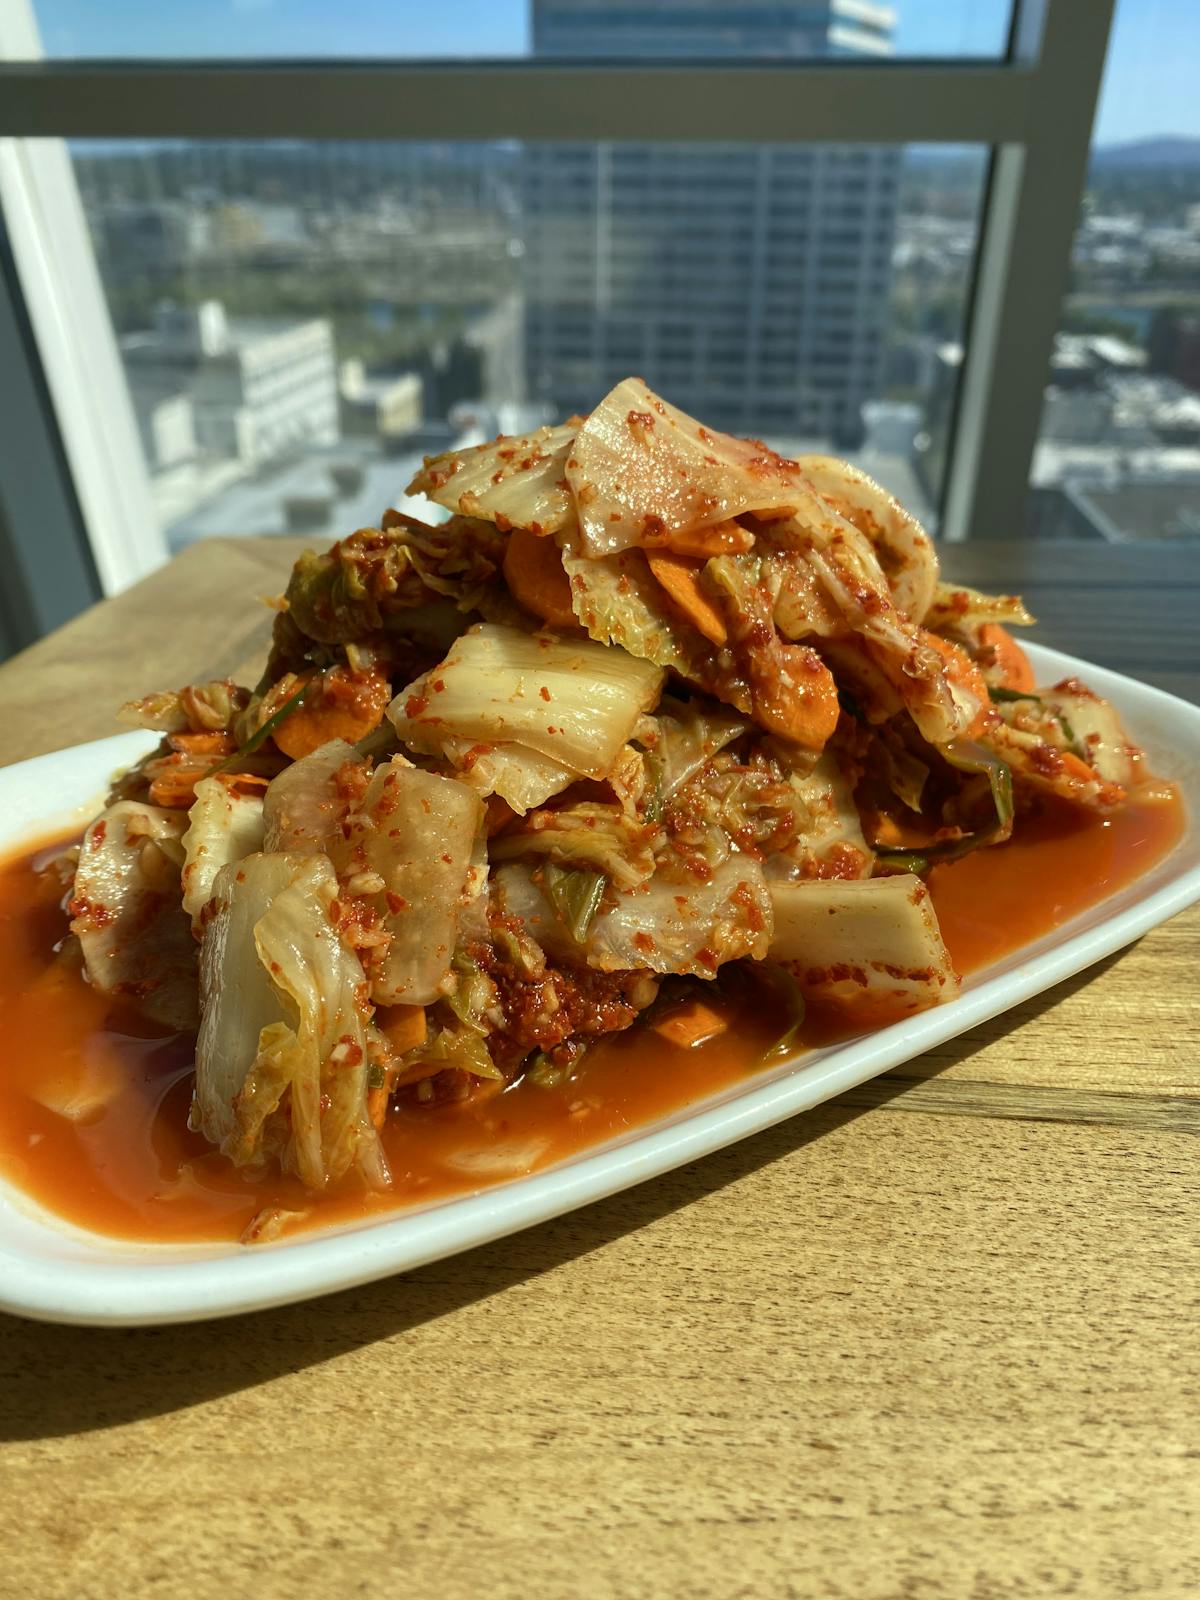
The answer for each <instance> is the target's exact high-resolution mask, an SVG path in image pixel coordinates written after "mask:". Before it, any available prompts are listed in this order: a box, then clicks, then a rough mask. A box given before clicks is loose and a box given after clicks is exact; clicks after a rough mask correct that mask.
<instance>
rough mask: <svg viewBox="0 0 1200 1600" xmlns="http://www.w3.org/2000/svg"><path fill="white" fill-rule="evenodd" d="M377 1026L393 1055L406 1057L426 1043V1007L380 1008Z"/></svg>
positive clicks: (376, 1014) (376, 1016)
mask: <svg viewBox="0 0 1200 1600" xmlns="http://www.w3.org/2000/svg"><path fill="white" fill-rule="evenodd" d="M375 1026H376V1027H377V1028H378V1029H379V1030H380V1032H381V1033H382V1034H383V1036H384V1038H385V1039H386V1040H387V1042H388V1047H389V1048H390V1050H391V1052H392V1054H393V1055H396V1056H404V1055H407V1054H408V1052H409V1051H410V1050H415V1049H416V1048H417V1046H418V1045H422V1044H424V1043H425V1034H426V1027H425V1007H424V1006H380V1007H379V1009H378V1010H377V1011H376V1013H375Z"/></svg>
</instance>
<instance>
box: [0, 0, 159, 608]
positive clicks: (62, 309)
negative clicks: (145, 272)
mask: <svg viewBox="0 0 1200 1600" xmlns="http://www.w3.org/2000/svg"><path fill="white" fill-rule="evenodd" d="M40 54H41V41H40V39H39V37H38V33H37V26H36V23H35V22H34V18H33V11H32V7H31V4H30V0H4V3H3V5H0V61H3V60H5V59H8V60H12V59H23V60H29V59H36V57H38V56H39V55H40ZM3 101H4V92H3V90H2V89H0V105H2V104H3ZM6 131H7V130H6V129H5V128H4V127H3V126H2V124H0V135H3V134H4V133H5V132H6ZM0 209H2V211H3V218H4V227H5V230H6V232H7V236H8V247H9V250H10V251H11V254H12V260H13V264H14V266H15V269H16V276H17V280H18V282H19V285H20V290H21V295H22V298H23V300H24V311H25V314H26V316H27V317H28V320H29V324H30V326H31V327H32V329H33V333H34V337H35V340H36V343H37V350H38V355H39V357H40V361H41V367H42V372H43V374H44V377H45V382H46V387H47V389H48V391H49V394H50V398H51V400H52V402H53V406H54V413H55V416H56V418H57V422H58V432H59V436H60V438H61V441H62V449H63V452H64V454H65V458H66V462H67V465H68V467H69V469H70V474H71V480H72V484H73V487H74V494H75V497H76V498H77V500H78V503H79V506H80V509H81V511H82V513H83V519H84V524H85V526H86V529H87V533H88V539H89V543H90V545H91V552H92V557H93V559H94V561H95V567H96V571H97V572H98V574H99V578H100V583H101V586H102V587H103V590H104V593H105V594H115V593H116V592H117V591H118V590H121V589H124V588H127V587H128V585H129V584H131V583H135V582H136V581H137V580H138V579H139V578H142V577H145V575H146V574H147V573H148V572H152V571H153V570H154V568H155V567H158V566H161V565H162V563H163V562H164V561H165V560H166V559H167V547H166V541H165V539H164V537H163V533H162V529H161V528H160V526H159V522H158V517H157V516H156V514H155V510H154V503H153V500H152V499H151V495H150V480H149V476H148V474H147V472H146V464H145V458H144V456H143V454H142V449H141V444H140V442H139V440H138V434H137V424H136V421H135V420H134V414H133V405H132V402H131V401H130V398H129V386H128V384H127V383H126V381H125V374H124V371H123V369H122V366H121V356H120V352H119V350H118V348H117V341H116V336H115V335H114V333H113V327H112V320H111V318H110V317H109V314H108V306H107V303H106V301H105V297H104V288H103V285H102V284H101V281H100V273H99V270H98V268H97V266H96V257H95V252H94V250H93V248H92V242H91V238H90V235H89V233H88V226H87V219H86V217H85V216H84V211H83V205H82V202H81V201H80V198H79V189H78V187H77V185H76V182H75V172H74V169H73V167H72V165H71V157H70V153H69V152H68V150H67V148H66V146H65V145H64V144H63V142H62V140H61V139H59V138H56V137H48V138H46V139H43V140H38V141H36V142H32V141H29V140H24V139H16V138H11V137H7V138H6V137H0ZM25 514H26V513H25V511H24V510H23V507H22V504H19V503H14V504H10V505H9V506H8V517H9V520H10V522H12V523H14V524H16V525H15V526H14V527H13V528H12V530H11V536H12V537H13V539H14V541H15V542H16V543H19V544H20V543H26V542H28V539H29V537H30V534H29V533H25V532H23V530H22V528H21V526H20V520H19V519H22V518H23V517H24V515H25ZM32 536H33V537H34V538H37V537H39V536H41V537H44V530H43V532H42V534H41V535H39V531H38V530H37V529H36V528H35V529H33V530H32Z"/></svg>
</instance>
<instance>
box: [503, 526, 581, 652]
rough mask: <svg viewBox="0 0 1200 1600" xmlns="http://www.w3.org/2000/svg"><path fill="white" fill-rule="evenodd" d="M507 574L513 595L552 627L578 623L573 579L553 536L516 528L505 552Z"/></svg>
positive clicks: (506, 577)
mask: <svg viewBox="0 0 1200 1600" xmlns="http://www.w3.org/2000/svg"><path fill="white" fill-rule="evenodd" d="M504 578H505V582H506V583H507V584H508V587H509V589H510V590H511V591H512V594H513V597H514V599H516V600H517V601H518V602H519V604H521V605H523V606H524V607H525V609H526V611H532V612H533V614H534V616H535V617H541V619H542V621H543V622H548V623H549V624H550V626H551V627H552V628H573V627H575V625H576V623H575V612H574V611H573V610H572V608H571V580H570V579H569V578H568V577H567V574H566V572H565V571H564V570H563V564H562V554H561V552H560V551H559V548H558V546H557V545H556V544H555V542H554V540H553V539H539V538H538V537H537V535H536V534H533V533H529V532H527V531H526V530H525V529H524V528H514V529H513V531H512V534H511V536H510V538H509V541H508V546H507V548H506V549H505V552H504Z"/></svg>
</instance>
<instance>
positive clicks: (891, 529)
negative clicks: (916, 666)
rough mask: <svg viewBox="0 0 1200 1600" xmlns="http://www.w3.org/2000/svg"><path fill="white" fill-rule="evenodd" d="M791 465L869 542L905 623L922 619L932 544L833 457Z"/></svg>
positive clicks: (929, 590)
mask: <svg viewBox="0 0 1200 1600" xmlns="http://www.w3.org/2000/svg"><path fill="white" fill-rule="evenodd" d="M797 465H798V466H799V467H800V468H801V469H802V471H803V472H804V475H805V477H806V478H807V479H808V481H809V483H811V485H812V486H813V488H814V489H815V490H816V491H817V493H818V494H819V495H820V496H821V498H822V500H824V501H825V502H826V503H827V504H828V505H831V506H832V507H833V509H834V510H835V511H836V512H837V513H838V515H839V516H842V517H844V518H845V519H846V521H847V522H849V523H851V524H852V525H853V526H854V527H856V528H857V529H858V531H859V532H860V533H861V534H864V535H865V536H866V538H868V539H869V540H870V541H871V544H872V546H873V547H874V550H875V554H876V556H877V557H878V558H879V563H880V565H881V566H882V567H883V570H884V571H885V572H886V574H887V579H888V586H889V588H890V589H891V593H892V598H893V600H894V601H895V602H896V604H897V606H899V608H900V610H901V611H903V612H904V614H905V616H906V617H907V618H908V619H909V621H910V622H914V623H919V622H921V621H923V620H924V617H925V613H926V612H927V611H928V610H929V607H930V605H931V604H932V602H933V597H934V593H935V591H936V589H937V583H938V558H937V552H936V551H935V549H934V547H933V540H932V539H931V538H930V537H929V535H928V534H927V533H926V532H925V530H924V528H923V527H922V526H921V524H920V523H919V522H918V521H917V519H916V518H915V517H914V516H911V515H910V514H909V513H908V512H907V511H905V509H904V507H903V506H902V505H901V504H900V502H899V501H898V500H897V499H896V498H895V497H894V496H893V495H890V494H889V493H888V492H887V490H886V489H883V488H881V487H880V486H879V484H877V483H876V482H875V480H874V478H869V477H868V476H867V474H866V473H865V472H862V471H860V470H859V468H858V467H852V466H851V465H850V463H849V462H848V461H839V460H838V459H837V458H836V457H835V456H800V457H799V458H798V461H797Z"/></svg>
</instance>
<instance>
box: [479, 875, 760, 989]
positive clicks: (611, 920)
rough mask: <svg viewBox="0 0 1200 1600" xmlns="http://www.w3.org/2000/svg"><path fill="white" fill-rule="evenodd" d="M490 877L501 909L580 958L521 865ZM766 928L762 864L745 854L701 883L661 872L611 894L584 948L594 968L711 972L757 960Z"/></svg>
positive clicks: (558, 951) (551, 946)
mask: <svg viewBox="0 0 1200 1600" xmlns="http://www.w3.org/2000/svg"><path fill="white" fill-rule="evenodd" d="M494 883H495V889H496V895H497V898H498V902H499V905H500V907H501V909H502V910H503V911H505V912H507V913H509V914H511V915H513V916H516V917H520V918H521V919H522V920H523V922H524V923H525V928H526V931H527V932H528V933H529V934H531V935H532V937H533V938H535V939H536V940H537V941H538V943H539V944H540V945H541V946H542V947H543V948H544V949H546V950H548V951H550V952H552V953H553V954H555V955H560V956H563V957H564V958H565V959H567V960H568V961H570V960H575V961H578V959H579V955H580V946H579V945H577V944H576V942H575V940H574V939H573V938H572V935H571V932H570V930H569V929H568V927H567V924H566V923H565V922H564V921H563V920H562V919H561V918H560V916H559V915H558V913H557V911H556V910H555V908H554V907H553V905H552V903H551V901H550V900H549V898H548V897H547V895H546V893H545V892H544V891H543V889H542V888H541V887H539V885H538V884H536V883H535V882H534V881H533V876H532V874H531V872H530V870H529V868H528V867H527V866H525V865H524V863H521V862H512V863H510V864H507V865H505V866H502V867H499V868H497V870H496V872H495V874H494ZM770 934H771V900H770V896H769V894H768V892H767V886H766V883H765V882H764V880H763V872H762V868H761V867H760V866H759V864H758V862H757V861H755V860H753V859H752V858H751V857H749V856H731V857H729V858H728V859H727V860H726V861H724V862H722V863H721V864H720V865H719V866H718V867H717V868H716V869H715V870H714V872H713V875H712V877H711V878H710V879H709V880H708V881H707V882H706V883H696V882H695V881H694V880H693V881H692V882H690V883H687V884H682V883H679V882H677V881H675V880H674V879H671V878H669V877H667V876H666V874H665V873H661V872H660V873H656V874H655V876H654V877H653V878H651V879H650V881H649V882H648V883H645V884H643V885H642V886H641V887H640V888H638V889H631V890H628V891H624V892H620V893H617V892H609V893H608V894H606V895H605V896H604V899H603V902H602V903H601V905H600V909H599V910H598V911H597V912H596V913H595V915H594V916H593V917H592V919H591V921H590V925H589V927H588V931H587V936H586V938H585V940H584V943H583V947H582V953H583V956H584V959H585V961H586V962H587V965H588V966H589V967H594V968H596V970H597V971H600V972H626V971H630V970H633V969H638V968H640V969H641V970H643V971H650V972H663V973H675V974H681V975H682V974H687V975H690V976H692V977H697V978H711V977H713V976H714V975H715V973H716V971H717V969H718V968H719V967H720V966H722V965H723V964H724V963H725V962H726V961H735V960H737V959H738V958H739V957H741V956H752V957H754V958H756V959H761V958H762V957H763V956H765V955H766V953H767V944H768V941H769V939H770Z"/></svg>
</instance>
